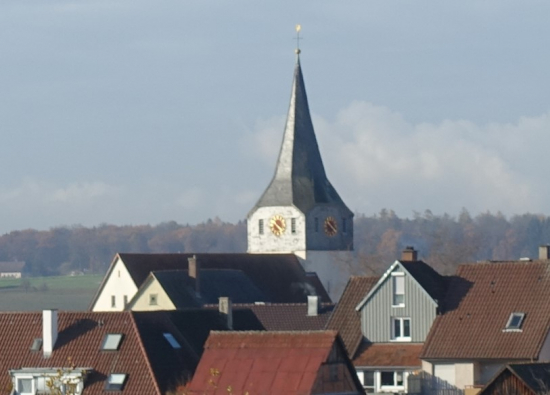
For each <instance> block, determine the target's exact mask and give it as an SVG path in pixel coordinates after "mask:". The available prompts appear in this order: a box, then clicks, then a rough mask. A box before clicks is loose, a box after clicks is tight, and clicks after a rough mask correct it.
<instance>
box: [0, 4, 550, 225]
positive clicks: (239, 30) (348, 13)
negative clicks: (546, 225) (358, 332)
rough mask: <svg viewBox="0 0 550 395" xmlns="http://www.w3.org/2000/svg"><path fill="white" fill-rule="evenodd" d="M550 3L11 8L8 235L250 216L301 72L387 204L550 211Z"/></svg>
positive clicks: (328, 151)
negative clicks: (298, 33) (297, 66)
mask: <svg viewBox="0 0 550 395" xmlns="http://www.w3.org/2000/svg"><path fill="white" fill-rule="evenodd" d="M549 18H550V2H548V1H543V0H541V1H534V0H533V1H529V0H524V1H521V2H519V1H506V0H498V1H497V0H487V1H479V0H472V1H460V2H459V1H456V2H442V1H440V0H430V1H422V0H415V1H402V0H399V1H397V0H395V1H394V0H376V1H365V0H360V1H346V2H344V3H342V2H338V1H334V0H332V1H323V0H317V1H315V2H313V1H296V0H288V1H286V0H281V1H272V2H265V1H239V0H236V1H227V0H225V1H191V0H188V1H183V0H178V1H176V0H173V1H172V0H167V1H162V0H158V1H150V0H149V1H143V0H122V1H116V0H105V1H99V0H87V1H56V0H49V1H44V0H17V1H5V2H0V133H1V142H0V164H1V165H0V233H5V232H9V231H11V230H21V229H27V228H35V229H48V228H50V227H55V226H62V225H67V226H71V225H76V224H81V225H84V226H93V225H99V224H101V223H112V224H117V225H124V224H147V223H149V224H157V223H160V222H163V221H171V220H175V221H177V222H179V223H191V224H192V223H197V222H202V221H204V220H206V219H208V218H214V217H215V216H218V217H220V218H221V219H222V220H225V221H230V222H235V221H238V220H240V219H244V218H245V217H246V214H247V212H248V210H249V209H250V208H251V207H252V206H253V205H254V203H255V202H256V200H257V199H258V198H259V196H260V194H261V193H262V192H263V190H264V188H265V187H266V186H267V184H268V183H269V181H270V179H271V177H272V175H273V171H274V167H275V162H276V157H277V154H278V151H279V144H280V141H281V138H282V133H283V127H284V120H285V116H286V111H287V108H288V100H289V97H290V87H291V82H292V73H293V67H294V61H295V56H294V46H295V40H294V36H295V32H294V26H295V25H296V24H297V23H300V24H301V25H302V36H303V40H301V47H302V57H301V60H302V67H303V72H304V78H305V83H306V89H307V92H308V96H309V102H310V107H311V110H312V114H313V119H314V126H315V129H316V133H317V139H318V142H319V146H320V149H321V153H322V155H323V160H324V163H325V168H326V170H327V174H328V176H329V178H330V180H331V182H332V183H333V184H334V185H335V187H336V188H337V190H338V191H339V193H340V195H341V196H342V198H343V199H344V201H345V202H346V203H347V204H348V206H349V207H350V208H351V209H352V210H353V211H355V212H357V213H364V214H367V215H372V214H374V213H377V212H379V211H380V210H381V209H382V208H388V209H393V210H395V211H396V212H397V213H398V214H399V215H400V216H407V217H408V216H412V215H413V213H414V212H415V211H417V212H424V210H426V209H430V210H432V212H434V213H436V214H442V213H445V212H447V213H449V214H451V215H457V214H458V213H459V212H460V210H461V209H462V208H463V207H464V208H466V209H468V210H469V211H470V212H471V213H472V214H477V213H480V212H485V211H487V210H489V211H491V212H496V211H499V210H500V211H501V212H503V213H504V214H506V215H508V216H510V215H513V214H517V213H525V212H531V213H542V214H546V215H548V214H550V182H548V176H547V175H548V172H549V170H550V165H549V162H550V160H548V155H547V152H548V148H547V147H549V146H550V50H549V46H548V37H550V23H548V20H549Z"/></svg>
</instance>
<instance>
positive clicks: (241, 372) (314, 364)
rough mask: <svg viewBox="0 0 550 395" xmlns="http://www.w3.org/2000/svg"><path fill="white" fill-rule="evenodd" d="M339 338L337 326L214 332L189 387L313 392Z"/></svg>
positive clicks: (294, 393) (194, 391) (205, 390)
mask: <svg viewBox="0 0 550 395" xmlns="http://www.w3.org/2000/svg"><path fill="white" fill-rule="evenodd" d="M336 341H337V333H336V332H335V331H317V332H212V333H211V334H210V337H209V338H208V340H207V342H206V344H205V351H204V354H203V357H202V359H201V361H200V363H199V366H198V368H197V371H196V373H195V376H194V377H193V380H192V381H191V384H190V386H189V389H190V393H192V394H197V393H200V394H211V395H215V394H227V393H228V388H231V391H233V392H232V393H237V394H244V393H247V392H246V391H249V393H250V394H265V395H268V394H285V395H298V394H310V393H312V390H313V388H314V385H315V383H316V379H317V377H318V374H319V370H320V368H321V366H322V365H323V364H324V363H325V362H326V361H327V360H328V358H329V355H330V353H331V350H332V349H333V347H334V345H335V342H336ZM350 368H351V365H350Z"/></svg>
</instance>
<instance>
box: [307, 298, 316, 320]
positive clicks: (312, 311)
mask: <svg viewBox="0 0 550 395" xmlns="http://www.w3.org/2000/svg"><path fill="white" fill-rule="evenodd" d="M307 315H308V317H314V316H317V315H319V296H317V295H308V296H307Z"/></svg>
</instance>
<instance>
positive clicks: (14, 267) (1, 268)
mask: <svg viewBox="0 0 550 395" xmlns="http://www.w3.org/2000/svg"><path fill="white" fill-rule="evenodd" d="M24 267H25V262H0V273H19V272H22V271H23V268H24Z"/></svg>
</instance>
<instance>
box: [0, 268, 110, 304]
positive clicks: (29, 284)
mask: <svg viewBox="0 0 550 395" xmlns="http://www.w3.org/2000/svg"><path fill="white" fill-rule="evenodd" d="M102 279H103V276H101V275H85V276H74V277H71V276H63V277H25V278H18V279H12V278H9V279H8V278H2V279H0V311H37V310H43V309H59V310H87V308H88V306H89V304H90V302H91V300H92V298H93V297H94V295H95V293H96V291H97V289H98V287H99V284H100V283H101V280H102ZM25 284H26V286H25Z"/></svg>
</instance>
